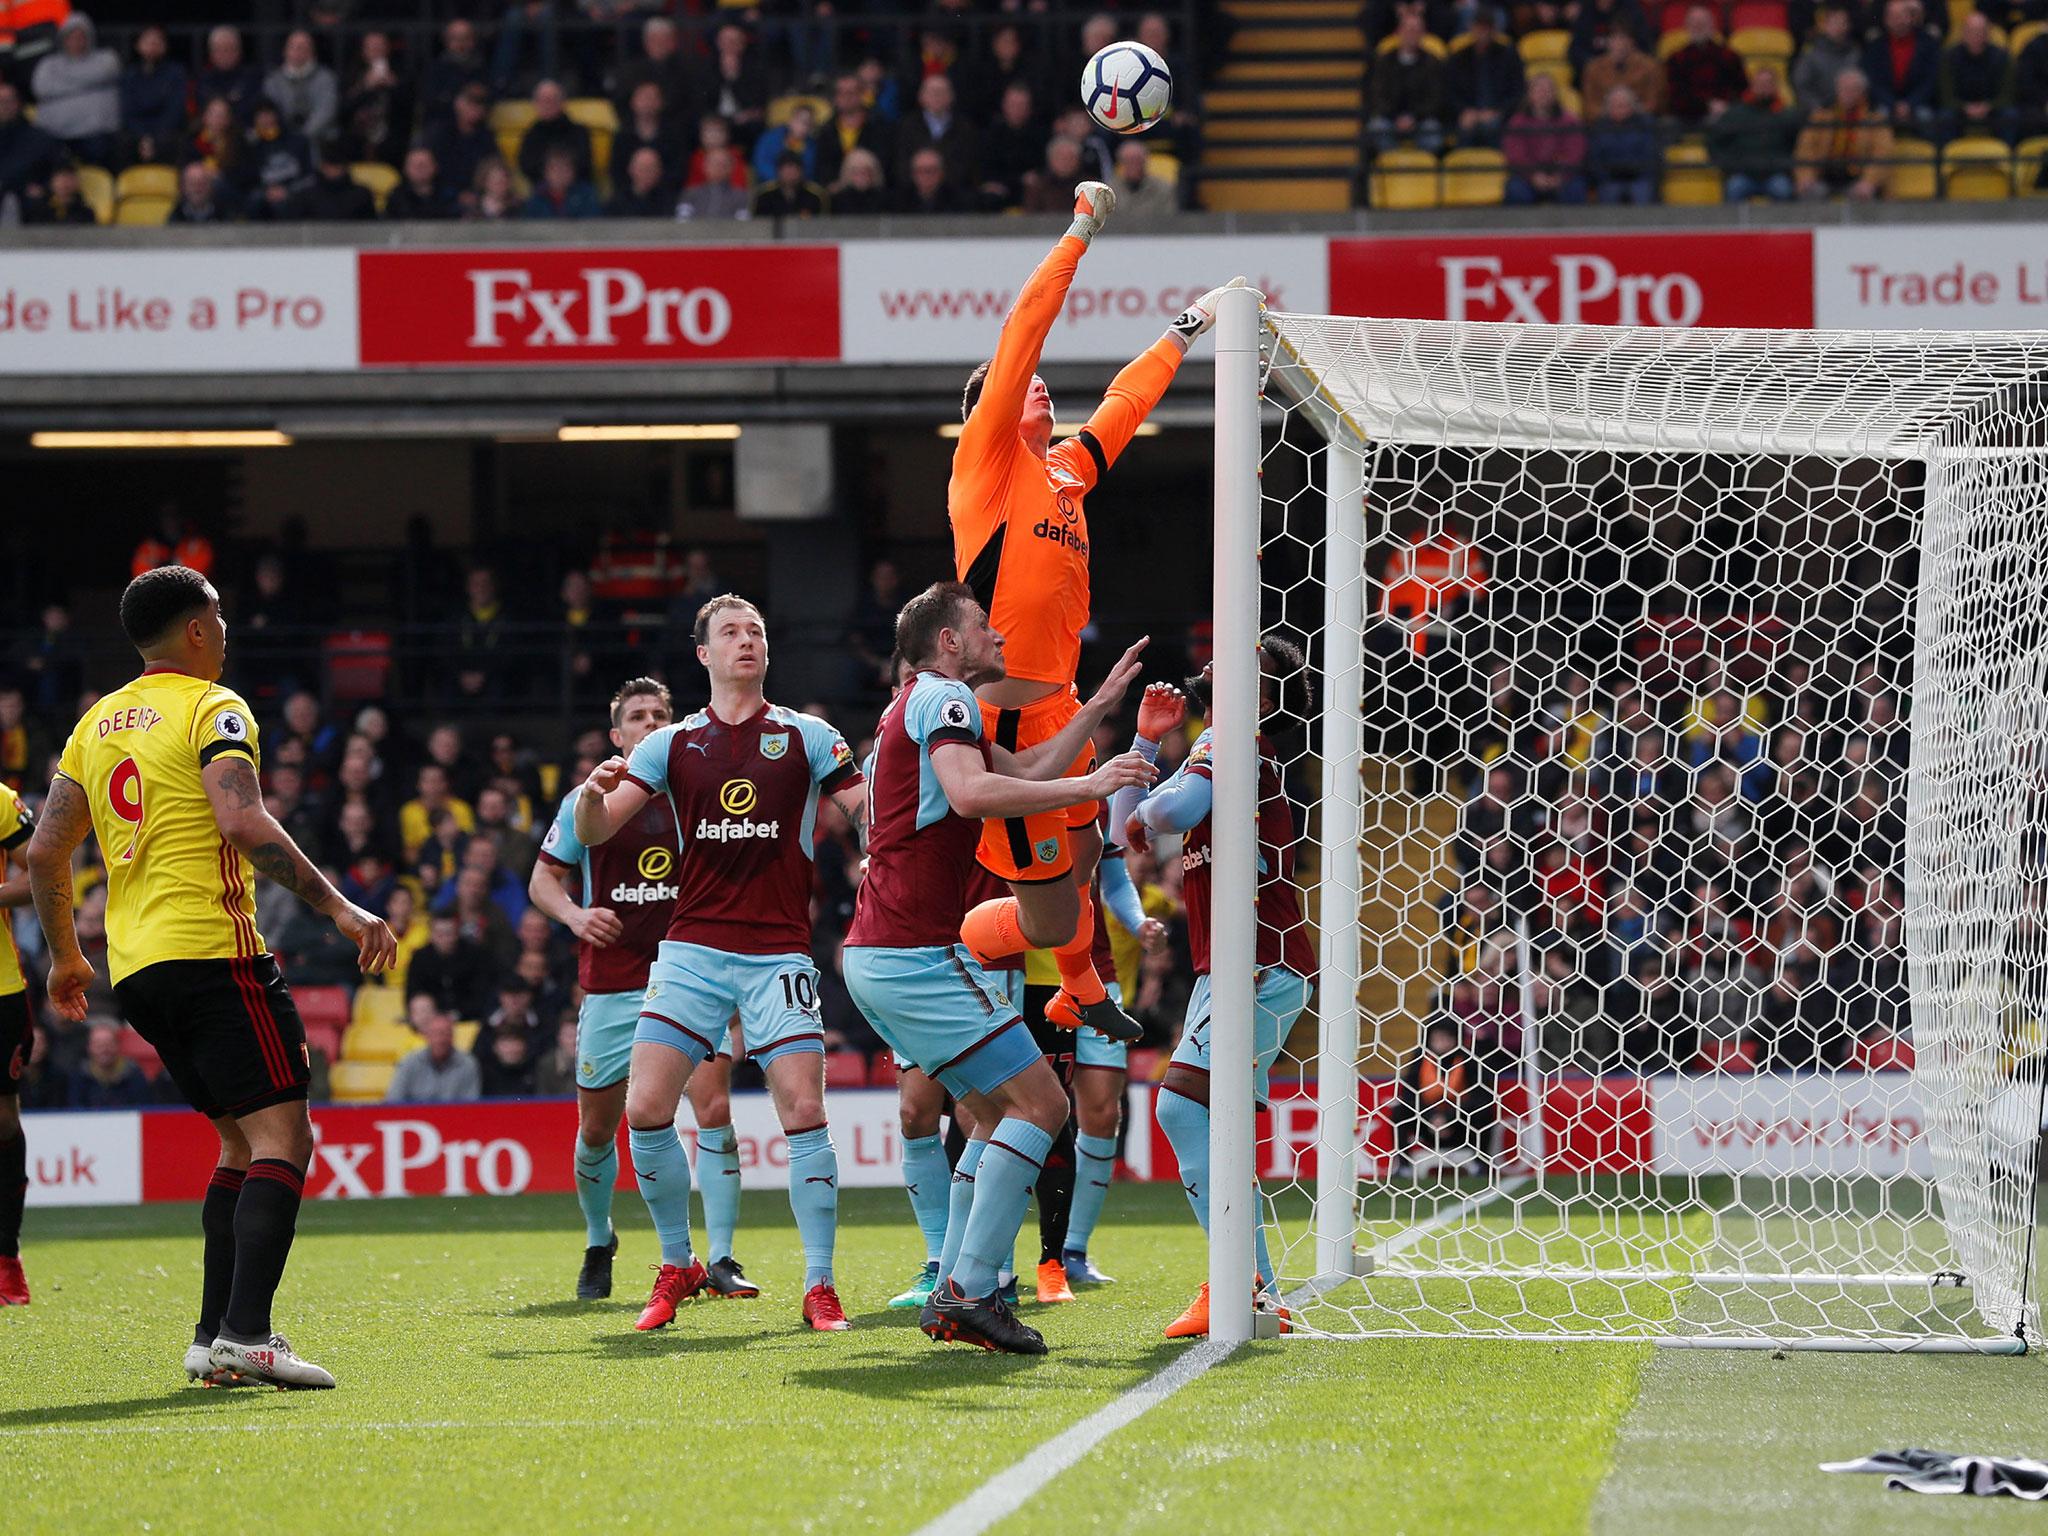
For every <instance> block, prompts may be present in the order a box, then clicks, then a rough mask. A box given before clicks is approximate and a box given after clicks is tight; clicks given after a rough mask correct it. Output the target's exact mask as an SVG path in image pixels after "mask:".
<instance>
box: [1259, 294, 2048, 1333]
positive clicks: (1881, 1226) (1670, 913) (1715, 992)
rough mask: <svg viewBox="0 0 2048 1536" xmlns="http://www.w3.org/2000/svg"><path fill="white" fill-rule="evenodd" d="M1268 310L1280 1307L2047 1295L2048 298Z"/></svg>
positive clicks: (1373, 1320)
mask: <svg viewBox="0 0 2048 1536" xmlns="http://www.w3.org/2000/svg"><path fill="white" fill-rule="evenodd" d="M1265 324H1266V332H1265V338H1264V340H1265V348H1266V352H1265V356H1264V359H1263V362H1262V393H1263V409H1264V422H1265V425H1264V429H1263V441H1262V449H1261V453H1262V462H1261V475H1260V479H1261V506H1260V513H1259V515H1260V520H1261V533H1260V543H1261V583H1262V595H1261V613H1260V625H1261V627H1262V629H1263V630H1265V631H1267V632H1275V631H1277V632H1279V633H1281V634H1283V635H1286V636H1288V637H1289V638H1291V639H1292V640H1294V641H1295V642H1296V643H1298V644H1299V645H1301V646H1302V647H1303V649H1304V650H1305V652H1306V653H1307V656H1308V658H1309V664H1310V670H1311V674H1312V675H1313V676H1314V677H1315V679H1316V680H1317V683H1318V685H1319V686H1320V685H1322V684H1324V683H1330V682H1334V684H1335V686H1336V688H1337V690H1338V693H1337V695H1336V696H1333V697H1330V698H1327V699H1320V700H1318V701H1317V704H1316V706H1315V707H1313V708H1311V709H1310V710H1309V716H1308V718H1306V719H1288V718H1274V719H1271V720H1269V723H1268V726H1267V730H1266V737H1267V741H1268V745H1269V748H1270V751H1271V752H1272V754H1273V755H1274V757H1275V758H1276V759H1277V761H1278V763H1279V765H1280V767H1281V770H1282V775H1283V778H1284V782H1285V785H1286V790H1287V793H1288V796H1289V798H1290V800H1291V801H1292V803H1293V807H1294V814H1295V819H1296V824H1297V825H1298V826H1299V827H1300V828H1301V830H1302V832H1303V834H1304V835H1303V837H1302V839H1301V841H1300V843H1299V844H1298V845H1297V848H1296V850H1295V859H1294V861H1293V862H1294V865H1295V869H1294V873H1295V875H1296V878H1297V880H1298V882H1299V883H1300V884H1301V885H1302V886H1303V888H1304V892H1305V896H1306V906H1307V909H1308V911H1309V913H1310V914H1311V916H1310V922H1311V923H1312V924H1313V925H1314V927H1315V929H1316V933H1317V935H1318V941H1319V943H1320V944H1321V946H1322V950H1321V953H1322V969H1323V971H1324V975H1323V977H1322V983H1321V986H1320V989H1319V993H1318V999H1317V1001H1314V1002H1312V1003H1311V1005H1310V1007H1309V1010H1308V1011H1307V1013H1305V1014H1304V1015H1303V1016H1302V1017H1301V1018H1300V1019H1299V1020H1297V1021H1296V1022H1294V1023H1293V1024H1292V1026H1291V1027H1289V1028H1288V1029H1287V1030H1286V1031H1285V1038H1284V1040H1283V1041H1282V1042H1281V1046H1280V1051H1279V1055H1278V1058H1277V1060H1276V1062H1275V1064H1274V1066H1273V1072H1272V1077H1273V1082H1272V1087H1271V1092H1270V1094H1269V1099H1270V1104H1271V1109H1270V1114H1269V1115H1268V1116H1267V1117H1265V1118H1263V1119H1262V1120H1261V1122H1260V1126H1261V1144H1260V1148H1259V1152H1258V1158H1259V1170H1260V1174H1261V1176H1262V1178H1263V1180H1264V1185H1263V1187H1264V1191H1265V1198H1264V1200H1263V1202H1262V1204H1263V1214H1264V1217H1265V1219H1266V1221H1267V1223H1268V1226H1267V1232H1268V1236H1269V1239H1270V1240H1271V1243H1272V1247H1273V1252H1274V1255H1275V1262H1276V1265H1277V1267H1278V1269H1279V1271H1280V1274H1279V1288H1280V1290H1281V1291H1282V1292H1283V1293H1284V1294H1285V1295H1287V1296H1288V1297H1289V1298H1290V1306H1291V1307H1292V1309H1293V1312H1294V1314H1295V1322H1296V1326H1297V1327H1298V1328H1299V1329H1301V1330H1302V1331H1306V1332H1323V1333H1329V1334H1335V1335H1372V1334H1412V1333H1463V1334H1474V1335H1489V1336H1516V1335H1531V1334H1533V1335H1544V1336H1555V1337H1570V1336H1579V1337H1603V1338H1653V1339H1658V1340H1660V1341H1662V1342H1667V1343H1685V1342H1690V1343H1702V1344H1704V1343H1715V1342H1732V1343H1735V1344H1738V1345H1740V1344H1745V1343H1746V1344H1749V1345H1762V1344H1764V1343H1767V1342H1776V1343H1785V1344H1790V1345H1794V1346H1799V1345H1807V1346H1811V1347H1849V1348H1909V1347H1930V1346H1931V1347H1960V1348H1970V1347H1994V1348H1999V1347H2002V1348H2011V1347H2014V1343H2015V1341H2016V1340H2025V1339H2036V1336H2037V1334H2038V1329H2039V1312H2038V1305H2037V1301H2036V1297H2035V1292H2034V1287H2033V1237H2034V1230H2035V1146H2036V1133H2037V1131H2038V1129H2039V1127H2040V1125H2041V1118H2042V1081H2043V1074H2042V1052H2043V1028H2042V1019H2043V1010H2044V1008H2048V398H2044V394H2043V387H2042V380H2043V377H2044V372H2048V338H2031V337H2025V336H1989V337H1987V336H1978V337H1968V338H1966V337H1954V336H1899V335H1862V334H1845V333H1812V332H1806V333H1799V332H1738V331H1720V332H1715V331H1670V330H1637V329H1625V328H1591V327H1541V326H1526V327H1523V326H1494V325H1478V324H1449V323H1440V322H1423V321H1386V320H1360V319H1349V318H1336V317H1328V316H1311V315H1292V314H1278V313H1274V314H1268V315H1267V316H1266V319H1265ZM1344 584H1349V585H1350V586H1351V587H1352V588H1353V589H1355V592H1356V597H1355V601H1354V606H1353V611H1354V612H1355V614H1356V617H1354V618H1347V619H1339V620H1333V619H1332V617H1331V615H1332V613H1333V612H1336V613H1342V612H1344V611H1345V610H1344V605H1343V604H1342V603H1341V602H1340V603H1336V604H1335V605H1334V606H1333V601H1332V594H1333V589H1334V588H1335V587H1338V586H1341V585H1344ZM1354 677H1355V678H1356V679H1357V681H1356V682H1355V683H1352V682H1351V681H1350V679H1352V678H1354ZM1354 693H1355V695H1356V697H1349V696H1348V695H1350V694H1354ZM1354 764H1355V767H1354ZM1333 767H1335V768H1336V769H1337V770H1338V771H1336V772H1335V773H1334V774H1331V773H1330V770H1331V769H1332V768H1333ZM1326 774H1328V775H1329V776H1327V777H1326ZM1354 796H1355V800H1354V799H1353V798H1352V797H1354ZM1354 933H1355V935H1356V940H1357V953H1356V955H1355V962H1356V965H1355V972H1356V978H1357V985H1356V989H1355V995H1356V1002H1357V1006H1356V1014H1355V1026H1354V1024H1353V1023H1352V1014H1351V1011H1350V1010H1349V1009H1348V1008H1347V1007H1346V1006H1345V1005H1346V1002H1347V998H1346V993H1347V992H1350V991H1351V990H1352V989H1351V987H1350V986H1349V976H1348V975H1347V972H1348V971H1350V970H1351V960H1352V959H1353V958H1354V957H1351V956H1348V955H1346V954H1344V953H1343V946H1344V945H1345V944H1346V943H1348V942H1349V939H1350V937H1351V936H1352V935H1353V934H1354ZM1333 957H1334V958H1333ZM1354 1029H1355V1045H1354V1043H1353V1038H1352V1037H1353V1032H1354ZM1347 1058H1348V1059H1347ZM1325 1074H1339V1075H1340V1076H1341V1079H1342V1081H1343V1083H1344V1084H1346V1085H1349V1084H1351V1083H1353V1082H1355V1084H1356V1087H1357V1102H1358V1109H1357V1113H1356V1115H1355V1117H1353V1116H1351V1115H1349V1114H1348V1113H1346V1112H1344V1111H1343V1110H1341V1109H1339V1108H1338V1106H1340V1105H1342V1104H1343V1102H1344V1100H1345V1098H1346V1097H1347V1096H1348V1087H1347V1089H1346V1090H1345V1092H1344V1093H1341V1094H1339V1093H1333V1092H1332V1090H1331V1089H1330V1088H1329V1087H1328V1086H1327V1080H1326V1085H1325V1086H1324V1087H1323V1088H1322V1090H1321V1092H1322V1094H1323V1105H1324V1113H1323V1114H1322V1115H1321V1116H1320V1117H1318V1115H1317V1113H1316V1095H1317V1092H1318V1088H1317V1087H1316V1086H1315V1084H1316V1080H1317V1079H1318V1078H1319V1077H1322V1076H1323V1075H1325ZM1347 1122H1350V1123H1347ZM1319 1184H1320V1188H1319ZM1319 1228H1320V1234H1321V1241H1320V1242H1319V1241H1318V1230H1319ZM1340 1239H1341V1240H1340ZM1347 1250H1355V1251H1347ZM1354 1270H1363V1271H1365V1272H1364V1273H1363V1274H1362V1275H1358V1274H1354V1273H1353V1271H1354Z"/></svg>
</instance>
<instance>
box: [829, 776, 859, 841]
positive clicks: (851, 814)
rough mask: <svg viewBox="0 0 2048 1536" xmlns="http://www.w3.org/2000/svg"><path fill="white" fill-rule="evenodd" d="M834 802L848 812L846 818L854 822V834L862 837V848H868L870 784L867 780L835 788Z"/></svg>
mask: <svg viewBox="0 0 2048 1536" xmlns="http://www.w3.org/2000/svg"><path fill="white" fill-rule="evenodd" d="M832 800H833V803H834V804H836V805H837V806H838V807H839V809H840V810H842V811H844V812H845V813H846V819H847V820H848V821H850V822H852V823H853V835H854V836H855V837H857V838H859V839H860V850H861V852H862V853H866V852H867V850H868V786H867V783H866V781H865V780H863V781H862V782H860V783H857V784H849V785H847V786H846V787H845V788H844V789H840V790H835V791H834V792H833V795H832Z"/></svg>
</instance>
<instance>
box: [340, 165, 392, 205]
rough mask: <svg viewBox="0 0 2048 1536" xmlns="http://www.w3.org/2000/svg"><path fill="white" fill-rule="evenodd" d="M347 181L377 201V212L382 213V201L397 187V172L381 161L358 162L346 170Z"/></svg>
mask: <svg viewBox="0 0 2048 1536" xmlns="http://www.w3.org/2000/svg"><path fill="white" fill-rule="evenodd" d="M348 175H349V180H351V181H353V182H354V183H355V184H356V185H357V186H359V187H362V188H363V189H364V190H366V191H367V192H368V193H369V194H370V196H372V197H374V198H376V199H377V211H378V212H379V213H382V212H383V211H384V199H385V198H387V197H389V196H390V195H391V189H392V188H393V187H395V186H397V185H398V172H396V171H394V170H393V169H392V168H391V167H390V166H388V165H386V164H385V163H384V162H383V161H381V160H358V161H357V162H356V163H355V164H354V165H352V166H350V167H349V168H348Z"/></svg>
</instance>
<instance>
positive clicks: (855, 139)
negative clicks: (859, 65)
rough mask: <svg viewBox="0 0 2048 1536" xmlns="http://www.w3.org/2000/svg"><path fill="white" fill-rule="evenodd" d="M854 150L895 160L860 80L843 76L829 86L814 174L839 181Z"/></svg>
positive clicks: (892, 138) (888, 134)
mask: <svg viewBox="0 0 2048 1536" xmlns="http://www.w3.org/2000/svg"><path fill="white" fill-rule="evenodd" d="M856 149H864V150H866V151H867V152H868V153H869V154H871V155H873V156H874V157H875V158H876V159H877V160H879V161H880V162H881V163H882V165H883V166H884V167H887V166H888V165H890V164H891V163H892V162H893V161H894V160H895V158H896V134H895V131H894V130H893V129H892V128H890V126H889V125H888V124H887V123H885V122H883V121H882V120H881V119H880V118H879V117H877V116H875V114H874V112H873V110H872V109H871V108H870V107H869V106H868V99H867V92H866V91H865V90H863V89H862V88H861V83H860V76H858V75H854V74H844V75H841V76H839V77H838V78H837V79H836V80H834V81H833V82H832V120H831V121H830V122H829V123H827V124H826V125H825V126H824V128H823V129H821V130H820V131H819V134H818V160H817V164H816V166H815V167H814V168H813V173H814V174H815V175H816V176H817V178H818V180H819V181H820V182H824V183H826V184H828V185H829V184H830V183H832V182H835V181H837V180H839V176H840V172H841V171H842V170H844V169H845V166H846V157H847V156H848V155H850V154H852V153H853V152H854V151H855V150H856ZM1034 159H1035V157H1034ZM885 179H886V173H885Z"/></svg>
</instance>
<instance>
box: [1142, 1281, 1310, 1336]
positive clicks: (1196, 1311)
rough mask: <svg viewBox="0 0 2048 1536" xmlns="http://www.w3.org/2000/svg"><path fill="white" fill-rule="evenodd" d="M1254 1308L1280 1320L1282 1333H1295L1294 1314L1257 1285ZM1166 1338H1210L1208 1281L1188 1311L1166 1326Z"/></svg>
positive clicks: (1253, 1294) (1254, 1293)
mask: <svg viewBox="0 0 2048 1536" xmlns="http://www.w3.org/2000/svg"><path fill="white" fill-rule="evenodd" d="M1252 1306H1253V1308H1254V1309H1255V1310H1257V1311H1260V1312H1264V1313H1268V1314H1269V1315H1271V1316H1274V1317H1277V1318H1279V1319H1280V1331H1281V1332H1282V1333H1292V1332H1293V1331H1294V1323H1293V1314H1292V1313H1290V1312H1289V1311H1288V1310H1287V1309H1286V1308H1285V1307H1283V1306H1281V1305H1280V1303H1279V1302H1278V1301H1276V1300H1275V1299H1274V1298H1273V1297H1272V1295H1271V1294H1269V1293H1268V1292H1266V1291H1264V1290H1261V1289H1259V1288H1258V1286H1257V1285H1256V1284H1254V1286H1253V1289H1252ZM1166 1336H1167V1337H1168V1338H1169V1339H1206V1338H1207V1337H1208V1336H1209V1282H1208V1281H1206V1280H1204V1281H1203V1282H1202V1288H1201V1289H1200V1290H1199V1291H1197V1292H1195V1299H1194V1300H1193V1301H1191V1302H1189V1303H1188V1308H1187V1310H1186V1311H1185V1312H1183V1313H1181V1315H1180V1316H1179V1317H1176V1318H1175V1319H1174V1320H1173V1321H1172V1322H1170V1323H1168V1324H1167V1325H1166Z"/></svg>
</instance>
